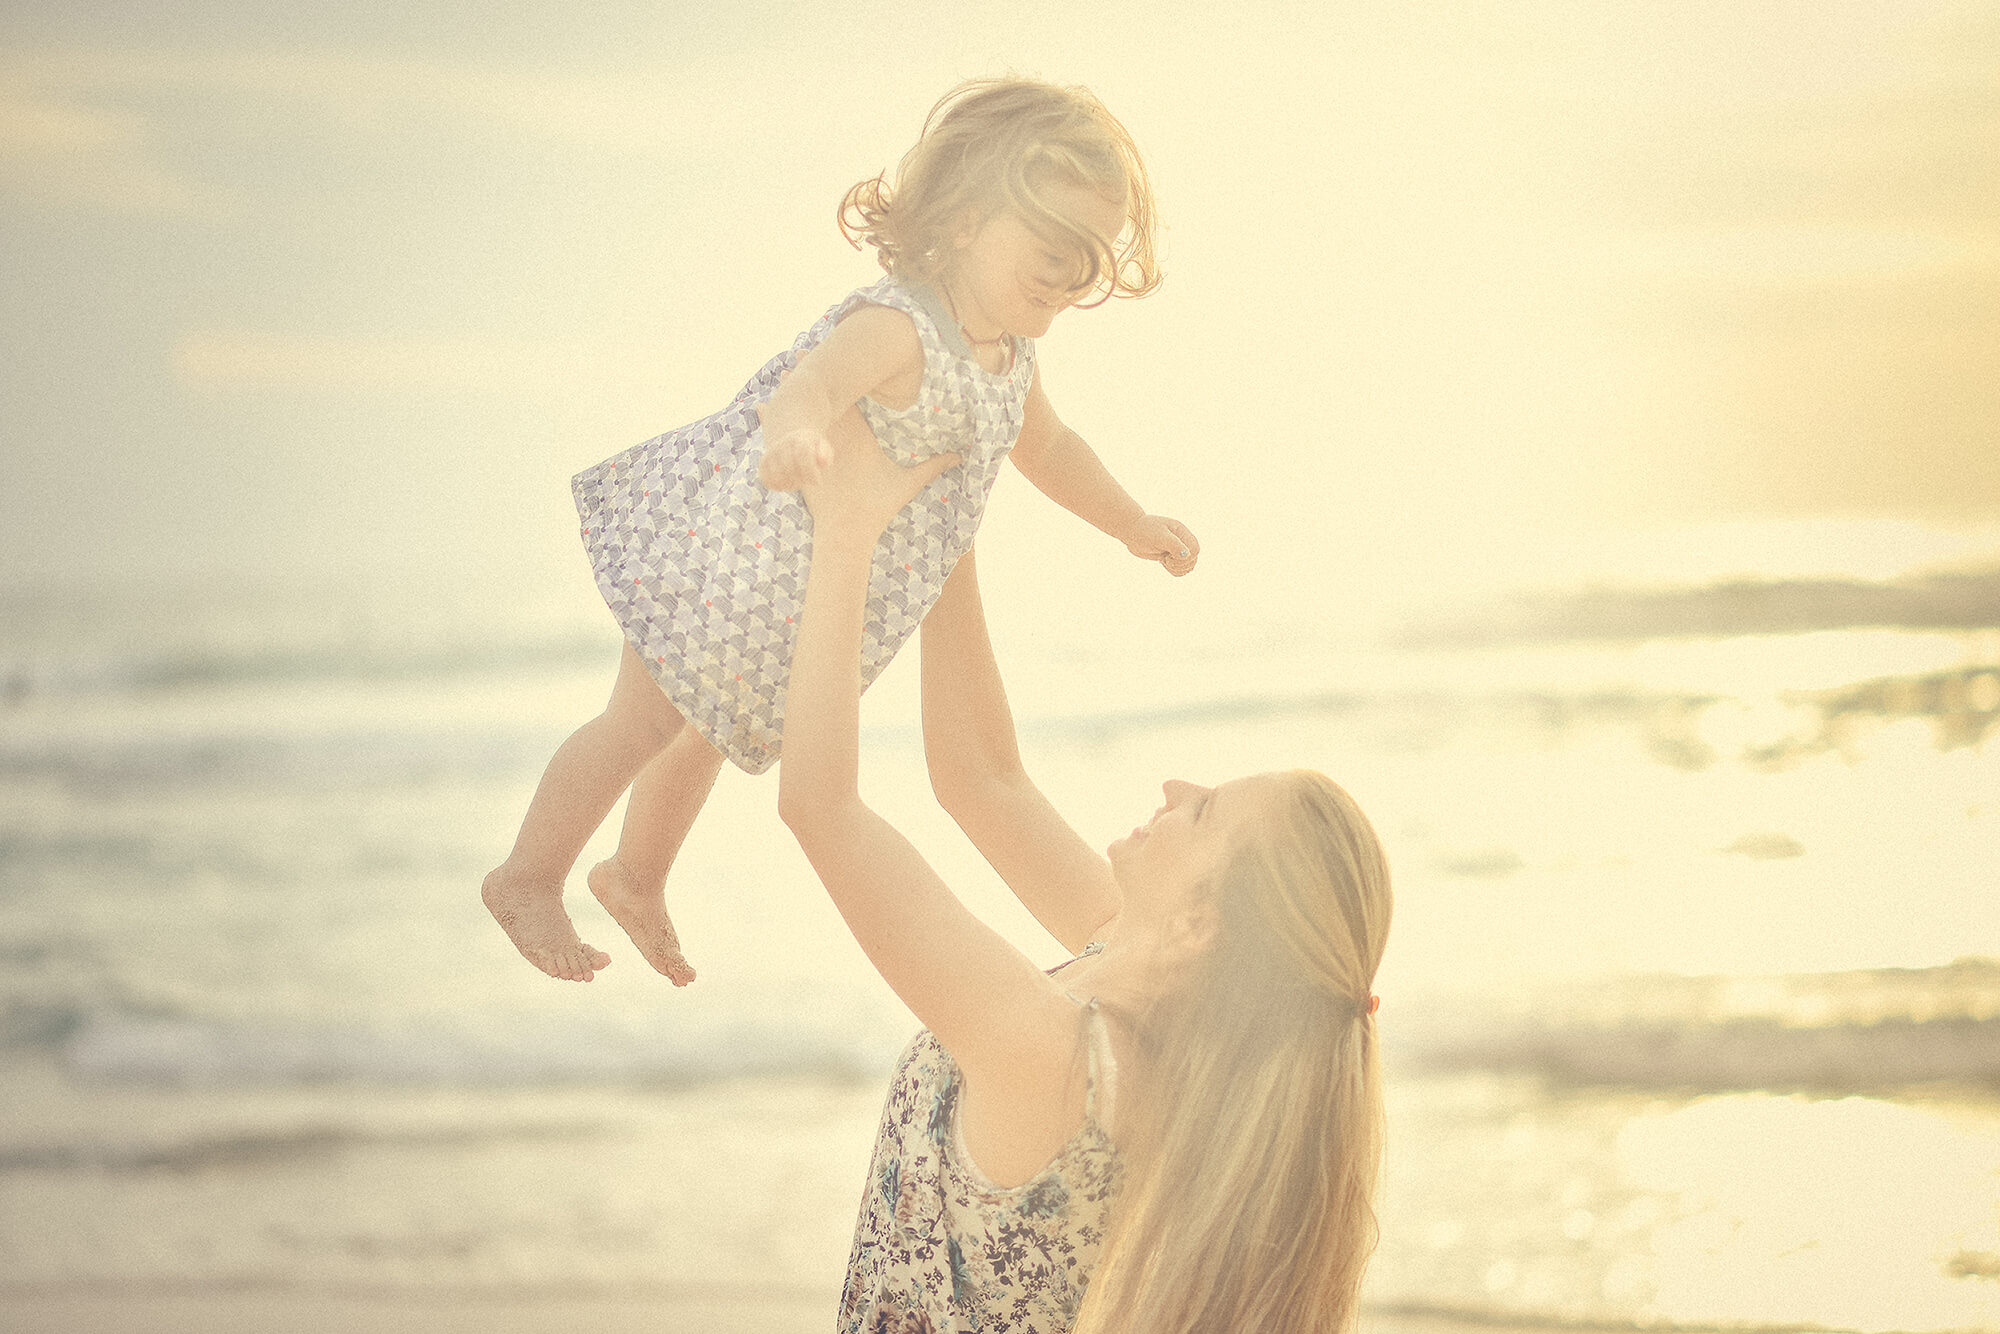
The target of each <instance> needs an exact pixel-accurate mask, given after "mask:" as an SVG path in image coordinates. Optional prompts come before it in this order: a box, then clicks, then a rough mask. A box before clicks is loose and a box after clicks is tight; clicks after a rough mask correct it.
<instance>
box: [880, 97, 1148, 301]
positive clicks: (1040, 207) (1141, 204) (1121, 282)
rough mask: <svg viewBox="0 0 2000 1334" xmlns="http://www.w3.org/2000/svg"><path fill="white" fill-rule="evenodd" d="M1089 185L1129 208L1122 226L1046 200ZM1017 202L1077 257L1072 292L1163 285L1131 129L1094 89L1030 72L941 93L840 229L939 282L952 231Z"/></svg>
mask: <svg viewBox="0 0 2000 1334" xmlns="http://www.w3.org/2000/svg"><path fill="white" fill-rule="evenodd" d="M1060 185H1070V186H1080V187H1082V188H1084V189H1088V190H1092V191H1095V192H1096V193H1098V194H1100V195H1102V196H1104V197H1105V198H1106V199H1110V200H1114V201H1119V202H1122V203H1123V204H1124V206H1125V227H1124V230H1123V231H1121V232H1120V233H1119V234H1118V235H1117V236H1099V235H1097V234H1095V233H1094V232H1092V231H1090V230H1089V229H1088V228H1085V227H1082V226H1080V225H1079V224H1078V223H1077V222H1076V220H1075V219H1073V218H1070V217H1067V216H1065V215H1064V214H1063V213H1062V212H1061V211H1060V210H1058V209H1056V208H1054V207H1052V206H1051V205H1050V203H1049V202H1048V197H1047V192H1048V190H1049V188H1050V187H1051V186H1060ZM1004 210H1012V211H1013V212H1015V213H1018V214H1019V215H1020V216H1021V218H1022V219H1023V220H1024V221H1025V222H1026V223H1027V224H1028V226H1029V227H1031V228H1033V229H1034V231H1035V232H1036V233H1037V234H1038V235H1040V236H1041V237H1042V238H1043V239H1044V240H1046V241H1048V242H1050V243H1051V244H1052V245H1054V246H1056V247H1058V248H1059V249H1061V250H1063V251H1065V252H1067V253H1069V254H1070V255H1072V256H1073V257H1074V259H1075V262H1076V274H1077V279H1076V281H1075V283H1074V284H1073V286H1072V288H1071V290H1072V291H1075V292H1078V293H1090V292H1096V293H1098V295H1097V297H1096V299H1095V300H1091V301H1084V302H1080V303H1078V304H1083V305H1098V304H1100V303H1102V302H1104V301H1106V300H1109V299H1110V298H1112V297H1139V296H1144V295H1146V294H1147V293H1148V292H1150V291H1152V290H1153V289H1154V288H1156V287H1158V286H1159V285H1160V267H1159V260H1158V258H1157V256H1156V254H1155V251H1156V248H1157V241H1156V238H1155V231H1156V226H1157V225H1156V222H1155V218H1154V207H1153V191H1152V186H1151V184H1150V183H1149V182H1148V181H1147V179H1146V164H1145V163H1144V162H1143V161H1141V160H1140V158H1139V149H1138V146H1137V145H1135V144H1134V143H1133V142H1132V136H1131V134H1129V133H1128V132H1127V131H1126V129H1125V127H1124V126H1123V125H1121V124H1119V123H1118V118H1117V117H1115V116H1113V115H1112V114H1111V113H1110V112H1109V111H1107V110H1105V108H1104V104H1103V103H1102V102H1099V101H1098V100H1097V98H1096V97H1094V96H1092V95H1091V93H1090V91H1089V90H1088V89H1085V88H1074V87H1067V88H1066V87H1060V86H1058V85H1055V84H1048V83H1040V82H1037V81H1035V80H1032V79H974V80H971V81H970V82H967V83H962V84H960V85H959V86H958V87H956V88H954V89H952V90H951V91H950V92H948V93H946V94H945V95H944V96H943V97H942V98H940V99H938V103H937V105H936V106H934V107H932V108H931V112H930V115H929V116H927V117H925V118H924V129H923V134H922V135H921V136H920V137H919V138H918V139H917V145H916V147H914V148H912V149H911V150H910V151H909V152H908V153H907V154H905V155H904V157H903V160H902V162H901V163H900V164H898V166H897V168H896V179H895V183H894V184H893V185H892V184H891V183H890V182H889V181H888V179H887V178H886V176H883V175H877V176H874V177H872V178H870V179H868V180H865V181H862V182H861V183H860V184H859V185H856V186H855V187H854V188H853V189H851V190H849V191H848V192H847V196H846V197H845V198H844V199H842V200H841V201H840V230H841V233H842V234H843V235H845V236H846V237H847V239H848V240H849V241H850V242H852V243H853V244H854V246H855V247H856V248H857V249H858V248H859V247H860V246H861V244H862V242H864V241H865V242H867V243H868V244H869V245H872V246H874V247H875V254H876V258H877V259H878V260H880V261H881V264H882V267H883V268H884V269H886V270H888V271H889V272H891V273H893V274H895V275H896V276H898V277H900V278H908V279H912V280H915V281H919V282H926V283H931V284H936V283H937V282H938V281H940V280H941V279H942V278H944V277H945V276H946V275H947V274H948V273H949V272H950V269H951V266H952V262H953V257H954V255H955V253H956V246H955V245H954V244H953V241H954V237H955V235H956V234H957V233H958V232H959V231H960V230H961V229H962V228H963V227H965V226H966V225H967V223H968V222H970V223H972V224H974V225H977V224H978V223H983V222H985V221H986V220H987V219H988V218H990V217H993V216H994V215H995V214H997V213H1000V212H1002V211H1004Z"/></svg>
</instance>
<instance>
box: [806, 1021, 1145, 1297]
mask: <svg viewBox="0 0 2000 1334" xmlns="http://www.w3.org/2000/svg"><path fill="white" fill-rule="evenodd" d="M1084 1022H1085V1027H1086V1031H1087V1033H1088V1040H1089V1051H1090V1062H1089V1064H1090V1074H1089V1080H1090V1082H1089V1085H1088V1088H1087V1090H1086V1092H1085V1094H1084V1116H1083V1125H1082V1126H1080V1127H1079V1128H1078V1129H1077V1132H1076V1134H1075V1135H1074V1136H1072V1137H1071V1139H1070V1141H1069V1143H1067V1144H1065V1145H1064V1146H1063V1147H1062V1149H1061V1150H1060V1151H1059V1152H1058V1153H1057V1154H1056V1156H1055V1157H1054V1158H1053V1159H1052V1160H1051V1161H1050V1162H1049V1164H1048V1166H1046V1167H1044V1168H1043V1169H1042V1170H1041V1171H1040V1172H1038V1173H1036V1174H1035V1175H1034V1177H1032V1178H1031V1179H1029V1180H1028V1181H1026V1182H1024V1183H1022V1184H1021V1185H1019V1186H1012V1187H1002V1186H996V1185H994V1184H993V1183H992V1182H991V1181H989V1180H988V1179H987V1178H986V1177H985V1176H984V1174H982V1173H981V1172H980V1170H979V1169H978V1167H977V1166H975V1165H974V1164H973V1162H972V1160H971V1158H970V1157H969V1156H968V1155H967V1153H966V1151H965V1138H964V1135H963V1134H962V1133H961V1131H960V1129H959V1119H958V1094H959V1090H960V1089H961V1088H962V1087H963V1080H962V1079H961V1078H960V1076H959V1072H958V1067H957V1065H955V1064H954V1063H953V1062H952V1059H951V1057H950V1056H949V1055H947V1054H946V1053H945V1050H944V1047H943V1046H942V1045H941V1044H939V1042H938V1040H937V1039H936V1038H935V1037H933V1036H931V1034H930V1032H929V1031H928V1030H926V1031H924V1032H921V1033H919V1034H917V1036H916V1039H915V1040H914V1041H913V1042H911V1043H910V1045H909V1048H908V1049H907V1050H906V1051H905V1052H904V1053H903V1058H902V1061H901V1063H900V1064H899V1065H898V1066H897V1068H896V1074H895V1078H894V1079H893V1080H892V1081H891V1083H890V1086H889V1101H888V1105H887V1106H886V1107H884V1108H883V1111H882V1125H881V1129H880V1130H879V1131H878V1132H877V1134H876V1139H875V1156H874V1159H873V1160H872V1162H871V1163H870V1165H869V1169H868V1184H867V1187H866V1189H865V1191H864V1193H863V1195H862V1199H861V1217H860V1221H859V1222H858V1223H857V1224H856V1226H855V1230H854V1250H853V1252H852V1254H851V1255H850V1256H849V1258H848V1261H847V1284H846V1287H845V1288H844V1289H843V1290H842V1292H841V1298H840V1320H839V1326H838V1328H839V1330H840V1334H961V1332H965V1334H969V1331H973V1330H978V1331H982V1334H1002V1332H1003V1331H1004V1332H1005V1334H1058V1331H1062V1330H1067V1329H1069V1328H1070V1326H1071V1325H1073V1324H1074V1323H1075V1322H1076V1313H1077V1308H1078V1307H1079V1306H1080V1305H1081V1304H1082V1302H1083V1294H1084V1291H1085V1289H1086V1287H1087V1286H1088V1285H1089V1283H1090V1275H1091V1273H1092V1271H1093V1270H1095V1269H1096V1267H1097V1255H1098V1251H1099V1249H1100V1248H1101V1247H1102V1245H1103V1243H1104V1228H1105V1220H1106V1216H1107V1215H1108V1213H1109V1212H1110V1208H1111V1201H1112V1198H1113V1197H1114V1196H1115V1195H1116V1193H1117V1189H1118V1173H1119V1169H1118V1156H1117V1152H1116V1150H1115V1149H1114V1148H1113V1147H1112V1144H1111V1139H1110V1136H1109V1135H1108V1134H1107V1133H1106V1131H1105V1123H1106V1122H1107V1121H1108V1120H1109V1119H1110V1099H1111V1092H1112V1083H1113V1074H1112V1065H1111V1053H1110V1045H1109V1039H1108V1036H1107V1034H1106V1032H1105V1027H1104V1017H1103V1015H1102V1014H1100V1013H1099V1012H1098V1009H1097V1003H1096V1002H1095V1001H1092V1002H1091V1003H1090V1004H1089V1005H1088V1006H1086V1007H1085V1012H1084Z"/></svg>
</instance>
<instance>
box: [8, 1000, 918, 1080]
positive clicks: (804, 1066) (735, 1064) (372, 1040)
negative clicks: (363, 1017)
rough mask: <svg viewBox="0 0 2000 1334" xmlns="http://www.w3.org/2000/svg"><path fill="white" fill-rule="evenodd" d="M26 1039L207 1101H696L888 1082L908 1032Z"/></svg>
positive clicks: (201, 1028)
mask: <svg viewBox="0 0 2000 1334" xmlns="http://www.w3.org/2000/svg"><path fill="white" fill-rule="evenodd" d="M18 1032H19V1033H20V1035H21V1036H22V1037H23V1038H25V1039H26V1040H27V1042H28V1043H29V1044H32V1045H37V1046H44V1047H48V1048H51V1049H53V1050H55V1051H56V1052H57V1053H58V1054H59V1056H60V1059H61V1061H62V1063H63V1064H64V1066H65V1067H66V1068H67V1069H68V1070H69V1071H70V1072H71V1073H72V1074H74V1075H76V1076H79V1077H82V1078H85V1079H90V1080H95V1081H114V1082H115V1081H129V1082H134V1083H145V1084H166V1085H181V1086H194V1087H236V1086H243V1085H294V1084H341V1083H354V1084H367V1085H391V1086H418V1087H454V1088H466V1087H472V1088H477V1087H541V1086H558V1085H592V1084H643V1085H648V1086H660V1087H687V1086H693V1085H700V1084H706V1083H712V1082H716V1081H719V1080H727V1079H737V1078H759V1077H772V1076H786V1077H799V1076H805V1077H814V1078H821V1079H829V1080H841V1081H852V1080H868V1079H876V1078H879V1077H880V1076H882V1075H883V1074H884V1073H886V1072H887V1070H888V1069H889V1067H890V1066H891V1064H892V1063H893V1060H894V1057H895V1053H896V1051H897V1050H898V1049H899V1048H900V1045H901V1044H902V1043H903V1042H904V1041H906V1040H907V1039H908V1036H909V1035H908V1033H907V1032H901V1031H899V1032H896V1033H886V1032H884V1033H873V1032H863V1031H855V1030H844V1029H836V1028H829V1027H823V1026H815V1025H814V1023H813V1022H812V1021H810V1020H807V1021H805V1022H801V1023H797V1024H790V1023H783V1022H777V1023H756V1022H750V1021H733V1022H727V1023H723V1024H718V1025H712V1026H710V1027H709V1028H708V1029H706V1030H699V1029H692V1028H683V1029H680V1030H677V1031H674V1032H666V1033H663V1032H656V1031H650V1030H648V1031H644V1032H640V1031H634V1030H630V1029H625V1028H620V1027H616V1026H611V1025H607V1026H604V1027H601V1028H590V1027H585V1026H558V1025H553V1024H551V1025H546V1026H541V1027H535V1026H532V1025H523V1024H513V1025H506V1024H499V1025H494V1026H493V1027H492V1028H491V1029H482V1030H480V1031H471V1030H468V1029H466V1028H454V1027H442V1026H441V1027H435V1028H417V1027H404V1028H389V1027H377V1026H357V1027H339V1026H334V1025H310V1024H270V1023H258V1022H249V1021H230V1020H223V1019H215V1018H196V1017H186V1016H180V1017H174V1016H141V1015H129V1014H116V1013H113V1014H106V1013H102V1012H96V1013H86V1014H81V1015H68V1016H65V1015H64V1014H63V1013H62V1012H61V1011H56V1012H54V1013H51V1014H48V1015H46V1016H42V1017H41V1022H39V1023H37V1022H36V1021H35V1017H33V1016H30V1018H29V1020H28V1022H26V1023H24V1024H23V1025H21V1027H20V1028H19V1030H18Z"/></svg>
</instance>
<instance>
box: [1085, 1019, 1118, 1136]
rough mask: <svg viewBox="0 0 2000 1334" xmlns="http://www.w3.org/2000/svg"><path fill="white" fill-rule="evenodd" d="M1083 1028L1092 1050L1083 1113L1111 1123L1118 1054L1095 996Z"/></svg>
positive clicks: (1115, 1090)
mask: <svg viewBox="0 0 2000 1334" xmlns="http://www.w3.org/2000/svg"><path fill="white" fill-rule="evenodd" d="M1083 1031H1084V1037H1085V1042H1086V1045H1087V1050H1088V1051H1089V1053H1090V1057H1089V1060H1090V1074H1089V1079H1088V1082H1087V1083H1086V1084H1085V1085H1084V1090H1083V1114H1084V1116H1085V1118H1086V1119H1089V1120H1094V1121H1096V1122H1097V1123H1098V1124H1099V1125H1101V1126H1105V1127H1109V1126H1110V1124H1111V1109H1112V1098H1113V1096H1114V1094H1115V1093H1116V1092H1117V1088H1116V1086H1117V1083H1118V1057H1117V1056H1116V1055H1115V1054H1114V1053H1113V1052H1112V1050H1111V1026H1110V1025H1109V1024H1108V1023H1107V1022H1106V1021H1105V1018H1104V1010H1103V1008H1102V1007H1100V1006H1099V1005H1098V1003H1097V998H1096V997H1094V996H1093V997H1092V998H1091V999H1090V1000H1088V1001H1086V1002H1085V1003H1084V1007H1083Z"/></svg>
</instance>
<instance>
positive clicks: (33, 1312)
mask: <svg viewBox="0 0 2000 1334" xmlns="http://www.w3.org/2000/svg"><path fill="white" fill-rule="evenodd" d="M834 1297H835V1294H831V1293H828V1294H817V1293H797V1292H793V1293H767V1294H754V1293H744V1294H709V1295H690V1296H687V1297H671V1296H660V1297H645V1298H617V1299H611V1298H589V1297H585V1298H578V1299H576V1300H574V1301H552V1300H549V1299H548V1298H546V1297H541V1296H537V1297H532V1298H521V1299H518V1300H510V1299H507V1298H503V1297H491V1296H481V1297H463V1296H453V1297H414V1296H412V1297H394V1298H388V1297H384V1298H363V1297H352V1296H339V1297H326V1298H319V1297H314V1296H312V1295H310V1294H303V1293H270V1294H264V1293H254V1294H253V1293H217V1294H182V1295H175V1296H146V1297H140V1296H103V1295H90V1294H50V1295H47V1296H37V1297H0V1329H4V1330H16V1329H19V1330H29V1329H60V1330H64V1331H66V1332H67V1334H155V1332H156V1331H157V1334H181V1331H184V1330H202V1331H204V1332H205V1334H266V1331H284V1332H285V1334H515V1332H516V1331H519V1332H520V1334H528V1331H544V1330H555V1329H584V1330H589V1331H591V1334H627V1332H628V1331H629V1332H630V1334H640V1332H641V1331H644V1334H662V1332H663V1331H665V1332H667V1334H677V1332H678V1331H682V1330H688V1331H701V1332H702V1334H815V1332H817V1331H830V1330H831V1329H832V1328H833V1307H834ZM1497 1331H1504V1332H1505V1334H1629V1332H1628V1331H1624V1330H1614V1329H1612V1328H1611V1327H1604V1328H1601V1329H1600V1328H1598V1327H1595V1326H1580V1325H1561V1326H1556V1325H1548V1326H1542V1325H1536V1324H1508V1325H1493V1324H1485V1323H1480V1322H1475V1321H1467V1320H1458V1319H1454V1318H1452V1317H1451V1316H1448V1315H1442V1314H1431V1313H1416V1312H1409V1311H1368V1312H1364V1313H1363V1315H1362V1318H1361V1334H1496V1332H1497Z"/></svg>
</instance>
